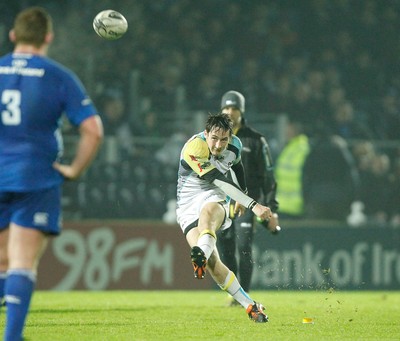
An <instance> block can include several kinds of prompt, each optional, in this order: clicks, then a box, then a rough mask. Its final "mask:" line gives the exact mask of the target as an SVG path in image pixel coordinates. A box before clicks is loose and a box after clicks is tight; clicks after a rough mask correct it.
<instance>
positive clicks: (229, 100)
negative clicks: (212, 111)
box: [221, 90, 244, 114]
mask: <svg viewBox="0 0 400 341" xmlns="http://www.w3.org/2000/svg"><path fill="white" fill-rule="evenodd" d="M226 107H236V108H238V109H239V110H240V112H241V113H242V114H243V113H244V96H243V95H242V94H241V93H240V92H237V91H233V90H231V91H228V92H225V94H224V95H223V96H222V99H221V109H224V108H226Z"/></svg>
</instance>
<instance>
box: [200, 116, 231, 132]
mask: <svg viewBox="0 0 400 341" xmlns="http://www.w3.org/2000/svg"><path fill="white" fill-rule="evenodd" d="M213 129H217V130H218V129H222V130H223V131H229V135H232V134H233V122H232V120H231V119H230V117H229V115H227V114H224V113H222V112H219V113H218V114H210V115H209V116H208V118H207V122H206V132H207V133H209V132H210V131H211V130H213Z"/></svg>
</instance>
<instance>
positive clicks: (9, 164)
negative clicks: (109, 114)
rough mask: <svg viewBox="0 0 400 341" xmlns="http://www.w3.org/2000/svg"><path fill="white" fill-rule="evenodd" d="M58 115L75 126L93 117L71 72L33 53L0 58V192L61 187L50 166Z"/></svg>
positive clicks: (57, 146)
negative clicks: (64, 117)
mask: <svg viewBox="0 0 400 341" xmlns="http://www.w3.org/2000/svg"><path fill="white" fill-rule="evenodd" d="M63 114H65V115H66V117H67V118H68V120H69V121H70V122H71V124H73V125H75V126H79V124H80V123H81V122H82V121H84V120H85V119H86V118H88V117H90V116H92V115H95V114H97V110H96V108H95V107H94V105H93V103H92V102H91V100H90V98H89V97H88V95H87V93H86V90H85V89H84V87H83V85H82V83H81V82H80V80H79V79H78V78H77V77H76V75H75V74H74V73H73V72H72V71H70V70H69V69H67V68H66V67H64V66H62V65H61V64H59V63H57V62H55V61H53V60H51V59H49V58H47V57H43V56H38V55H32V54H16V53H10V54H7V55H5V56H3V57H2V58H0V191H16V192H23V191H31V190H37V189H44V188H49V187H51V186H54V185H57V184H61V182H62V180H63V179H62V176H61V175H60V174H59V173H58V172H57V171H56V170H55V169H53V167H52V164H53V162H54V161H56V160H59V158H60V157H61V156H62V151H63V143H62V137H61V133H60V128H61V118H62V116H63Z"/></svg>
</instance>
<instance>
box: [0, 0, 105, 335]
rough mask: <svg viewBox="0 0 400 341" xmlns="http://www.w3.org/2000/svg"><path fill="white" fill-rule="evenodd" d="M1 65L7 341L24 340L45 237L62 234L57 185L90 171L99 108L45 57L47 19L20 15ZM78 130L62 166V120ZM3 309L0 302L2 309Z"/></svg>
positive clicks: (40, 12)
mask: <svg viewBox="0 0 400 341" xmlns="http://www.w3.org/2000/svg"><path fill="white" fill-rule="evenodd" d="M10 38H11V41H12V42H13V43H14V44H15V48H14V51H13V52H12V53H9V54H7V55H5V56H3V57H1V58H0V301H2V299H3V298H4V300H5V302H6V306H7V316H6V327H5V330H4V340H5V341H10V340H22V339H23V328H24V324H25V320H26V316H27V314H28V311H29V306H30V301H31V297H32V294H33V291H34V287H35V282H36V276H37V268H38V264H39V260H40V257H41V255H42V254H43V252H44V250H45V248H46V245H47V242H48V239H49V236H51V235H54V236H55V235H58V234H59V233H60V231H61V186H62V183H63V180H64V179H70V180H73V179H76V178H77V177H79V175H80V174H82V173H83V172H84V170H85V169H86V168H87V167H88V166H89V164H90V163H91V161H92V160H93V158H94V157H95V155H96V152H97V149H98V146H99V145H100V142H101V140H102V135H103V130H102V124H101V121H100V118H99V116H98V115H97V111H96V108H95V107H94V105H93V103H92V102H91V100H90V98H89V97H88V96H87V94H86V91H85V89H84V87H83V86H82V84H81V83H80V81H79V80H78V78H77V77H76V76H75V75H74V74H73V73H72V72H71V71H70V70H68V69H67V68H65V67H64V66H62V65H60V64H59V63H57V62H55V61H53V60H51V59H50V58H47V57H46V55H47V50H48V47H49V45H50V43H51V41H52V39H53V30H52V20H51V18H50V16H49V15H48V13H47V12H46V11H45V10H44V9H42V8H39V7H31V8H27V9H25V10H23V11H22V12H20V13H19V14H18V16H17V17H16V19H15V22H14V27H13V29H12V30H11V31H10ZM64 114H65V116H66V118H67V119H68V120H69V121H70V122H71V124H72V125H74V126H76V127H79V134H80V140H79V142H78V148H77V150H76V154H75V157H74V158H73V160H72V162H71V164H62V163H61V159H60V157H61V155H62V150H63V147H62V139H61V133H60V122H61V118H62V116H63V115H64ZM0 303H1V302H0Z"/></svg>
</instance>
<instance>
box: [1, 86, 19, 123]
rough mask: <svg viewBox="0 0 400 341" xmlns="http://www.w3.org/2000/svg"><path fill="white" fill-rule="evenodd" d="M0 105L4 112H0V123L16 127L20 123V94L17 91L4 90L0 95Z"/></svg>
mask: <svg viewBox="0 0 400 341" xmlns="http://www.w3.org/2000/svg"><path fill="white" fill-rule="evenodd" d="M1 103H2V104H4V105H5V106H6V110H3V111H2V112H1V121H2V122H3V124H4V125H9V126H16V125H18V124H20V123H21V109H20V105H21V92H20V91H19V90H4V91H3V93H2V94H1Z"/></svg>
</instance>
